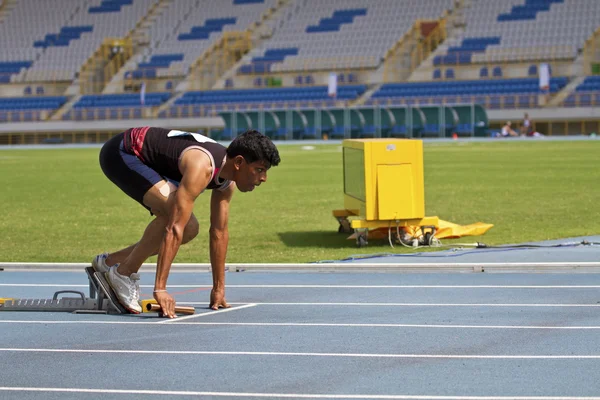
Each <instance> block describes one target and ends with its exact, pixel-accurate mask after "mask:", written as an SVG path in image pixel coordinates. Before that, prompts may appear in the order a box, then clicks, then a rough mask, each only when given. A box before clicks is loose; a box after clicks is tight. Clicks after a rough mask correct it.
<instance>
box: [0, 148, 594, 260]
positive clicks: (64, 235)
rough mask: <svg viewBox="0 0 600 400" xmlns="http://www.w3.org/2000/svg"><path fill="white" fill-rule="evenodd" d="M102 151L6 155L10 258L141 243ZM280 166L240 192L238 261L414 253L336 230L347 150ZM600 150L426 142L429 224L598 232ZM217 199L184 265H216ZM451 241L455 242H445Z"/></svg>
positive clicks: (497, 240)
mask: <svg viewBox="0 0 600 400" xmlns="http://www.w3.org/2000/svg"><path fill="white" fill-rule="evenodd" d="M98 151H99V149H97V148H95V149H52V150H3V151H1V152H0V170H1V171H2V172H1V175H0V176H1V177H2V196H1V197H0V198H1V204H2V207H3V209H4V216H3V218H2V219H1V220H0V232H1V234H0V235H1V237H2V240H0V261H40V262H87V261H89V260H90V259H91V257H92V256H93V255H95V254H96V253H99V252H102V251H105V250H108V251H110V250H115V249H117V248H120V247H124V246H126V245H129V244H131V243H134V242H135V241H137V239H138V238H139V236H140V235H141V233H142V231H143V229H144V227H145V225H146V224H147V223H148V222H149V221H150V216H149V215H148V213H147V212H146V210H145V209H143V208H142V207H140V206H139V205H137V203H135V202H134V201H133V200H131V199H129V198H128V197H126V196H125V195H124V194H122V193H121V192H120V191H119V189H117V188H116V187H114V186H113V185H112V184H111V183H110V182H109V181H108V179H106V177H104V175H103V174H102V172H101V170H100V167H99V165H98ZM280 152H281V158H282V162H281V164H280V166H279V167H276V168H273V169H272V170H271V171H269V179H268V182H267V183H266V184H264V185H262V186H261V187H260V188H258V189H257V190H255V191H254V192H252V193H248V194H242V193H239V192H238V193H236V195H235V196H234V200H233V202H232V209H231V220H230V246H229V253H228V261H229V262H308V261H316V260H336V259H341V258H345V257H348V256H350V255H355V254H368V253H381V252H411V251H412V250H410V249H406V248H402V247H396V248H394V249H392V248H390V247H389V245H388V244H387V241H386V240H381V241H374V240H371V241H370V242H369V245H368V247H366V248H361V249H358V248H356V247H355V243H354V241H351V240H346V238H345V236H344V235H340V234H338V233H337V221H336V220H335V219H334V218H333V217H332V216H331V211H332V210H334V209H340V208H343V194H342V162H341V156H342V153H341V148H340V146H339V145H317V146H315V149H314V150H303V149H302V146H301V145H282V146H280ZM599 155H600V142H595V141H571V142H563V141H556V142H554V141H542V140H540V141H538V142H533V141H531V142H529V141H516V142H485V143H482V142H475V143H467V142H452V143H426V144H425V146H424V157H425V197H426V202H425V210H426V214H427V215H428V216H433V215H437V216H439V217H440V218H441V219H444V220H447V221H451V222H455V223H459V224H469V223H473V222H477V221H482V222H487V223H492V224H494V227H493V228H492V229H491V230H490V231H488V233H486V234H485V235H484V236H482V237H469V238H463V239H460V240H458V241H459V242H460V241H463V242H464V241H468V242H474V241H482V242H484V243H486V244H503V243H519V242H524V241H538V240H546V239H558V238H567V237H574V236H582V235H595V234H600V209H599V208H598V199H599V198H600V185H598V182H600V168H598V159H599V157H598V156H599ZM208 200H209V195H208V193H206V194H204V195H202V196H201V197H200V198H199V199H198V201H197V204H196V208H195V213H196V215H197V217H198V220H199V221H200V224H201V228H200V231H201V233H200V235H199V236H198V238H196V239H195V240H194V241H193V242H191V243H190V244H188V245H186V246H183V247H182V248H181V250H180V252H179V254H178V256H177V258H176V260H175V261H176V262H207V261H208ZM444 243H452V241H444Z"/></svg>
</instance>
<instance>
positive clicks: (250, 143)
mask: <svg viewBox="0 0 600 400" xmlns="http://www.w3.org/2000/svg"><path fill="white" fill-rule="evenodd" d="M235 156H242V157H244V159H245V160H246V161H247V162H248V163H253V162H255V161H264V162H266V163H268V164H269V165H270V166H272V167H275V166H277V164H279V162H280V161H281V159H280V158H279V151H277V147H275V145H274V144H273V142H272V141H271V139H269V137H268V136H265V135H263V134H262V133H260V132H259V131H256V130H247V131H246V132H244V133H242V134H241V135H239V136H237V137H236V138H235V139H233V141H232V142H231V144H230V145H229V147H227V157H229V158H233V157H235Z"/></svg>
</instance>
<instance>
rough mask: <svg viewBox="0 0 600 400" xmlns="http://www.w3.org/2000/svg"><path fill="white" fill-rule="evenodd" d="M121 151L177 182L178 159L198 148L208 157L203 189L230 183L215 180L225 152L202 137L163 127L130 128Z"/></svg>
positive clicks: (222, 147)
mask: <svg viewBox="0 0 600 400" xmlns="http://www.w3.org/2000/svg"><path fill="white" fill-rule="evenodd" d="M169 135H171V136H169ZM123 148H124V150H125V151H126V152H127V153H130V154H134V155H136V156H137V157H138V158H139V159H140V160H141V161H142V162H143V163H144V164H146V165H147V166H149V167H150V168H152V169H153V170H155V171H156V172H158V173H159V174H160V175H162V176H164V177H166V178H169V179H171V180H174V181H177V182H180V181H181V177H182V176H181V172H180V171H179V160H180V159H181V156H182V155H183V154H184V153H185V152H186V151H187V150H189V149H199V150H201V151H204V153H206V155H208V156H209V158H210V161H211V163H212V166H213V172H212V176H211V180H210V182H209V184H208V186H207V187H206V188H207V189H225V188H226V187H227V186H229V184H230V181H228V180H224V179H219V171H220V170H221V168H223V164H224V162H225V156H226V150H227V149H226V148H225V146H223V145H220V144H219V143H217V142H215V141H214V140H212V139H210V138H208V137H206V136H202V135H200V134H197V133H194V134H193V135H192V134H191V133H188V132H183V131H177V130H169V129H163V128H152V127H142V128H131V129H128V130H127V131H125V135H124V138H123Z"/></svg>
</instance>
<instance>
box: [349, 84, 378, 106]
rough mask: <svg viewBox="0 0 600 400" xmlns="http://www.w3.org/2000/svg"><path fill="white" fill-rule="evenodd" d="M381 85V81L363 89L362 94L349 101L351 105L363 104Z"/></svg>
mask: <svg viewBox="0 0 600 400" xmlns="http://www.w3.org/2000/svg"><path fill="white" fill-rule="evenodd" d="M382 85H383V83H380V84H377V85H374V86H373V87H371V88H370V89H368V90H367V91H365V92H364V93H363V94H362V96H360V97H359V98H358V99H356V100H354V101H353V102H351V103H350V105H351V106H362V105H363V104H365V101H367V100H369V99H370V98H371V95H372V94H373V93H375V92H376V91H378V90H379V88H381V86H382Z"/></svg>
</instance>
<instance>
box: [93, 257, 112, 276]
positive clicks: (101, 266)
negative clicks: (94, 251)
mask: <svg viewBox="0 0 600 400" xmlns="http://www.w3.org/2000/svg"><path fill="white" fill-rule="evenodd" d="M107 258H108V253H102V254H98V255H97V256H96V257H94V259H93V260H92V267H94V270H95V271H96V272H101V273H103V274H106V273H107V272H108V269H109V268H110V265H107V264H106V259H107Z"/></svg>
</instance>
